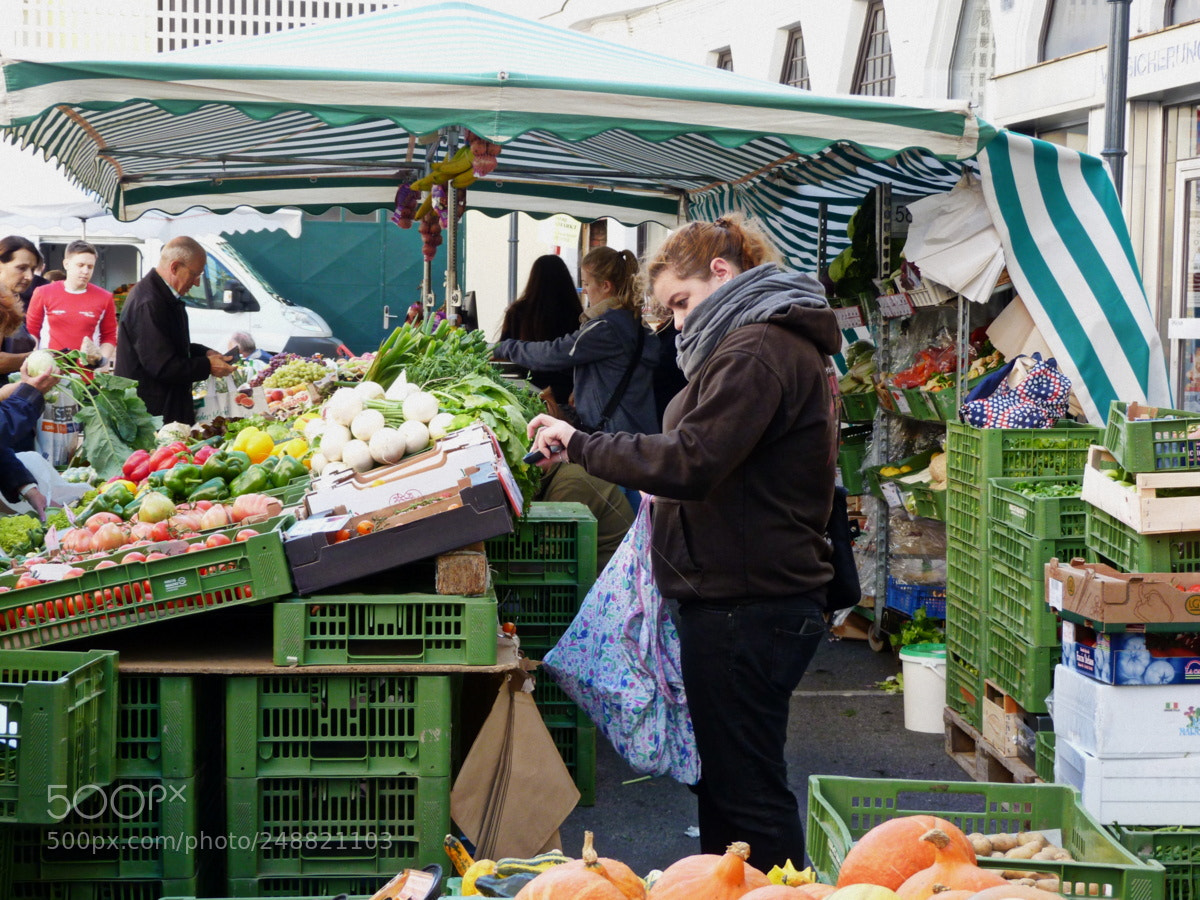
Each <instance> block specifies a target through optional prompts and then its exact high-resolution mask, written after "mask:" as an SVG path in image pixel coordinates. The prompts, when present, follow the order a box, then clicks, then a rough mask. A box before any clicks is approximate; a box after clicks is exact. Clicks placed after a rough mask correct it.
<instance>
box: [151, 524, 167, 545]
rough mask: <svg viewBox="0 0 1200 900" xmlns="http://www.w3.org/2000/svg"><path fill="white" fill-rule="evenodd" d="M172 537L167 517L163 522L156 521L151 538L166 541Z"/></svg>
mask: <svg viewBox="0 0 1200 900" xmlns="http://www.w3.org/2000/svg"><path fill="white" fill-rule="evenodd" d="M170 537H171V526H170V525H168V524H167V520H166V519H163V520H162V521H161V522H155V523H154V528H153V530H151V532H150V540H152V541H165V540H169V539H170Z"/></svg>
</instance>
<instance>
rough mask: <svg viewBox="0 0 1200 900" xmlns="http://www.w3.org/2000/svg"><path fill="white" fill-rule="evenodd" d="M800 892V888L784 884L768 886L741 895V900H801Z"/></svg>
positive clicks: (803, 895) (802, 895)
mask: <svg viewBox="0 0 1200 900" xmlns="http://www.w3.org/2000/svg"><path fill="white" fill-rule="evenodd" d="M805 887H809V885H805ZM825 887H829V885H825ZM800 891H801V888H799V887H788V886H787V885H786V884H768V885H767V886H766V887H760V888H755V889H754V890H752V891H751V892H750V893H748V894H742V900H801V898H804V897H806V895H805V894H801V893H800ZM814 900H815V898H814Z"/></svg>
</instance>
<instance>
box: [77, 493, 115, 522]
mask: <svg viewBox="0 0 1200 900" xmlns="http://www.w3.org/2000/svg"><path fill="white" fill-rule="evenodd" d="M124 510H125V507H124V506H123V505H122V504H121V503H119V502H118V501H117V498H116V497H115V496H110V495H109V494H97V495H96V497H95V498H94V499H93V500H92V502H91V503H89V504H88V505H87V506H85V507H84V508H83V509H81V510H80V511H79V512H78V513H77V514H76V516H75V521H76V522H78V523H79V524H81V525H82V524H83V523H85V522H87V520H88V519H90V518H91V517H92V516H94V515H95V514H96V513H99V512H107V513H115V514H116V515H118V516H122V515H123V513H124Z"/></svg>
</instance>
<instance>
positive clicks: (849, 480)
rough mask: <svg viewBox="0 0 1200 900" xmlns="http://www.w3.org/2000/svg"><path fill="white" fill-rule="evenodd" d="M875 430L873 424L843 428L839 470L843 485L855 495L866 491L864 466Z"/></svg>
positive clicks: (839, 451) (839, 452)
mask: <svg viewBox="0 0 1200 900" xmlns="http://www.w3.org/2000/svg"><path fill="white" fill-rule="evenodd" d="M873 431H874V427H873V426H871V425H853V426H850V427H849V428H843V429H842V433H841V445H840V447H839V449H838V472H839V473H840V474H841V478H842V487H844V488H845V489H846V490H847V492H849V493H850V494H851V495H854V496H857V495H859V494H862V493H863V492H864V487H863V485H864V481H863V473H862V467H863V462H864V461H865V460H866V458H867V451H868V449H869V448H870V444H871V434H872V433H873Z"/></svg>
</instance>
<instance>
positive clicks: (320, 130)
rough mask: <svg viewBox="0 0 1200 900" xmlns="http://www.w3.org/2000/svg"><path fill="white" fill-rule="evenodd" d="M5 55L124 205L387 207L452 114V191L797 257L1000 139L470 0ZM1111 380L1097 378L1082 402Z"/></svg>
mask: <svg viewBox="0 0 1200 900" xmlns="http://www.w3.org/2000/svg"><path fill="white" fill-rule="evenodd" d="M0 72H2V74H3V79H2V83H0V133H2V134H3V135H4V136H5V137H6V138H7V139H8V140H10V141H12V142H15V143H17V144H19V145H21V146H28V145H34V146H36V147H37V148H39V149H40V150H41V151H42V152H43V153H44V155H45V156H46V157H48V158H50V159H53V160H54V161H55V162H57V163H58V164H59V165H60V166H61V167H62V168H63V170H64V171H65V172H66V174H67V175H68V177H70V178H71V179H72V180H73V181H75V182H76V183H77V184H79V185H80V186H81V187H83V188H85V189H88V190H90V191H93V192H95V193H96V194H97V195H98V196H99V197H100V198H101V199H102V201H103V202H104V203H105V204H106V205H108V206H109V208H111V209H112V210H113V212H114V214H115V215H116V216H117V217H118V218H120V219H123V220H132V219H136V218H137V217H138V216H140V215H142V214H143V213H145V212H147V211H148V210H152V209H153V210H161V211H163V212H167V213H180V212H183V211H185V210H187V209H189V208H191V207H195V206H200V207H204V208H207V209H210V210H213V211H215V212H226V211H229V210H232V209H234V208H236V207H237V206H241V205H249V206H254V207H257V208H259V209H260V210H264V211H271V210H275V209H278V208H280V207H299V208H302V209H305V210H307V211H310V212H320V211H323V210H326V209H329V208H330V207H335V206H340V207H344V208H346V209H349V210H351V211H354V212H367V211H371V210H377V209H380V208H387V207H390V206H391V205H392V204H393V202H394V196H395V192H396V188H397V187H398V186H399V185H400V184H401V183H402V182H405V181H409V180H412V178H414V177H415V176H417V175H419V174H420V173H421V172H422V171H423V170H424V167H425V165H426V164H427V162H430V161H432V157H433V156H434V155H435V154H436V157H437V158H440V157H441V154H443V153H444V152H445V143H444V142H439V137H438V136H439V133H440V134H442V135H445V134H446V131H445V130H446V129H451V128H468V129H470V130H471V131H473V132H475V133H476V134H478V135H480V136H482V137H485V138H487V139H489V140H491V141H494V142H496V143H500V144H503V151H502V153H501V154H500V157H499V166H498V168H497V169H496V171H495V172H494V173H492V174H491V175H490V176H488V177H487V178H483V179H480V180H478V181H477V182H476V183H475V184H474V185H472V187H471V188H470V190H469V191H468V196H467V201H466V202H467V205H468V207H469V208H473V209H477V210H482V211H484V212H492V213H500V212H505V213H506V212H509V211H511V210H523V211H526V212H530V213H533V214H549V213H555V212H566V213H569V214H571V215H574V216H576V217H578V218H581V219H593V218H598V217H600V216H605V215H607V216H613V217H614V218H617V219H619V220H621V221H624V222H626V223H638V222H646V221H657V222H661V223H664V224H667V225H675V224H677V223H678V222H680V221H682V220H686V219H688V218H702V217H709V216H712V215H714V214H717V213H721V212H725V211H729V210H734V209H738V210H742V211H745V212H747V213H750V214H752V215H755V216H757V217H758V218H759V219H761V220H762V221H763V222H764V223H765V224H766V225H767V227H768V228H769V229H770V230H771V231H772V233H773V234H774V235H775V237H776V238H777V239H778V241H779V242H780V244H781V245H782V247H783V249H784V251H785V252H786V253H787V255H788V256H789V258H790V259H791V261H792V262H793V264H795V265H797V266H800V267H806V268H812V267H813V266H814V264H815V262H816V252H817V251H816V232H817V222H818V210H819V208H820V207H821V205H822V204H824V205H825V208H826V210H827V223H828V235H827V239H828V253H829V256H830V257H832V256H833V255H834V254H836V253H838V252H839V251H840V250H841V249H842V248H843V247H844V246H845V245H846V235H845V225H846V223H847V222H848V220H849V217H850V215H851V214H852V213H853V212H854V210H855V209H856V208H857V206H858V204H859V203H860V202H861V200H862V197H863V196H864V195H865V194H866V192H867V191H869V190H870V189H871V188H872V187H874V186H875V185H876V184H878V183H880V182H881V181H888V182H890V183H891V184H892V185H893V194H894V195H895V196H896V197H898V198H899V199H901V200H904V199H915V198H917V197H921V196H927V195H929V194H932V193H938V192H941V191H945V190H948V189H949V188H950V187H952V186H953V184H954V183H955V182H956V181H957V180H958V178H959V177H960V175H961V173H962V170H963V167H964V165H967V166H971V167H974V166H975V165H976V162H975V158H976V157H977V156H978V155H979V154H980V153H981V151H984V149H985V148H986V147H990V146H991V144H992V143H994V142H995V138H996V136H997V132H996V130H995V129H993V128H992V127H990V126H989V125H988V124H987V123H986V122H983V121H982V120H980V119H978V118H977V117H976V116H975V115H973V114H972V113H971V111H970V109H969V107H968V106H967V104H965V103H960V102H956V101H945V102H943V103H939V104H933V105H922V104H919V103H911V102H896V101H892V100H889V99H883V98H865V97H845V96H842V97H825V96H818V95H815V94H812V93H810V92H808V91H802V90H798V89H795V88H792V87H788V86H786V85H779V84H771V83H768V82H763V81H759V80H757V79H750V78H744V77H741V76H738V75H735V74H733V73H731V72H726V71H722V70H719V69H715V68H713V67H709V66H700V65H693V64H688V63H683V62H678V61H675V60H671V59H668V58H665V57H660V56H656V55H653V54H649V53H643V52H639V51H636V50H631V49H629V48H627V47H623V46H620V45H617V44H611V43H608V42H606V41H602V40H598V39H596V38H593V37H590V36H588V35H584V34H579V33H577V32H573V31H568V30H564V29H560V28H556V27H552V26H547V25H543V24H540V23H537V22H532V21H528V20H526V19H521V18H517V17H513V16H507V15H504V14H501V13H496V12H492V11H489V10H486V9H482V8H480V7H476V6H473V5H470V4H465V3H441V4H436V5H431V6H425V7H420V8H417V9H410V10H388V11H385V12H381V13H377V14H374V15H366V16H359V17H355V18H351V19H346V20H342V21H336V22H331V23H329V24H323V25H316V26H310V27H306V28H297V29H294V30H292V31H286V32H278V33H274V34H269V35H263V36H259V37H254V38H247V39H244V40H237V41H229V42H226V43H222V44H213V45H209V46H205V47H199V48H195V49H191V50H184V51H177V52H173V53H167V54H162V55H160V56H157V57H154V58H151V59H146V60H133V61H130V60H122V61H94V60H90V61H65V62H33V61H22V60H15V59H0ZM1108 190H1109V191H1110V193H1111V185H1109V188H1108ZM1114 199H1115V198H1114ZM1091 224H1092V223H1091V222H1090V221H1089V227H1090V225H1091ZM1095 225H1096V227H1098V228H1102V229H1105V230H1107V231H1112V230H1114V229H1117V228H1118V226H1119V232H1120V234H1119V235H1118V236H1117V237H1116V241H1117V243H1120V242H1121V241H1123V242H1124V245H1126V246H1127V245H1128V243H1129V242H1128V236H1127V235H1126V234H1125V228H1124V223H1123V221H1120V220H1119V217H1118V219H1117V220H1110V219H1108V218H1102V219H1098V220H1096V222H1095ZM1021 248H1022V245H1021V244H1019V243H1014V244H1013V249H1016V250H1017V251H1018V252H1021V253H1024V252H1025V250H1023V249H1021ZM1006 249H1010V248H1009V247H1008V246H1007V245H1006ZM1129 264H1130V265H1132V257H1130V258H1129ZM1031 271H1032V270H1031ZM1132 272H1133V276H1134V277H1133V283H1135V284H1137V288H1136V294H1129V293H1121V291H1128V290H1130V289H1131V287H1130V283H1129V280H1128V279H1124V280H1120V283H1119V284H1118V285H1115V286H1114V290H1117V289H1118V288H1119V290H1118V292H1117V293H1116V294H1114V295H1113V296H1112V297H1108V298H1104V299H1102V300H1101V301H1099V305H1100V307H1101V308H1104V306H1105V304H1108V303H1115V304H1118V305H1120V306H1121V307H1124V308H1127V307H1129V306H1131V305H1139V304H1140V307H1146V300H1145V297H1144V295H1142V294H1141V288H1140V282H1138V279H1137V274H1136V268H1134V269H1133V270H1132ZM1037 291H1038V295H1040V292H1041V288H1040V287H1039V288H1038V289H1037ZM1022 296H1023V297H1024V299H1025V300H1026V302H1027V303H1031V304H1033V303H1037V302H1038V296H1036V295H1035V296H1033V297H1031V296H1028V295H1026V294H1025V293H1024V292H1023V294H1022ZM1047 296H1050V297H1052V298H1053V302H1055V303H1060V302H1066V303H1068V304H1073V303H1074V302H1075V298H1074V297H1073V296H1072V295H1070V294H1068V295H1067V296H1066V299H1065V300H1063V299H1062V297H1061V296H1060V294H1055V293H1054V291H1050V292H1048V293H1047ZM1147 309H1148V308H1147ZM1138 337H1139V339H1140V337H1141V336H1138ZM1144 338H1145V340H1144V341H1143V342H1142V347H1141V349H1142V351H1143V352H1142V353H1141V355H1140V356H1139V357H1138V359H1139V361H1138V363H1137V365H1138V366H1141V367H1142V371H1141V376H1140V378H1137V377H1135V378H1134V379H1133V386H1135V387H1136V386H1137V385H1138V384H1143V385H1145V386H1146V389H1149V387H1150V386H1152V385H1154V384H1157V383H1158V380H1159V379H1157V376H1155V377H1149V376H1147V375H1146V372H1145V371H1144V369H1145V366H1146V365H1150V366H1157V365H1161V355H1162V354H1161V347H1159V346H1158V344H1157V340H1158V339H1157V334H1156V333H1155V334H1154V335H1153V336H1152V335H1151V334H1149V333H1147V334H1145V335H1144ZM1047 340H1048V341H1050V342H1051V346H1056V344H1055V343H1054V340H1053V338H1052V336H1050V335H1047ZM1056 350H1057V347H1056ZM1063 352H1064V354H1070V353H1071V352H1074V351H1073V350H1072V348H1069V347H1064V348H1063ZM1147 361H1148V362H1147ZM1164 371H1165V370H1164ZM1162 381H1163V383H1164V384H1165V378H1164V379H1162ZM1113 385H1115V387H1114V386H1113ZM1089 387H1090V385H1089ZM1123 387H1124V384H1123V382H1122V381H1121V380H1119V379H1118V380H1117V381H1116V382H1113V383H1112V384H1110V387H1108V388H1105V389H1103V390H1098V391H1095V392H1094V395H1095V402H1094V403H1093V404H1091V407H1090V408H1089V415H1093V414H1098V412H1097V411H1098V410H1101V409H1104V410H1106V409H1107V404H1106V403H1104V397H1106V396H1108V395H1109V394H1110V393H1111V392H1112V391H1113V390H1117V391H1120V390H1121V389H1123ZM1119 396H1120V397H1121V398H1122V399H1144V398H1139V397H1137V396H1135V395H1133V394H1126V393H1119ZM1159 399H1163V398H1159ZM1100 404H1103V406H1101V405H1100Z"/></svg>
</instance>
